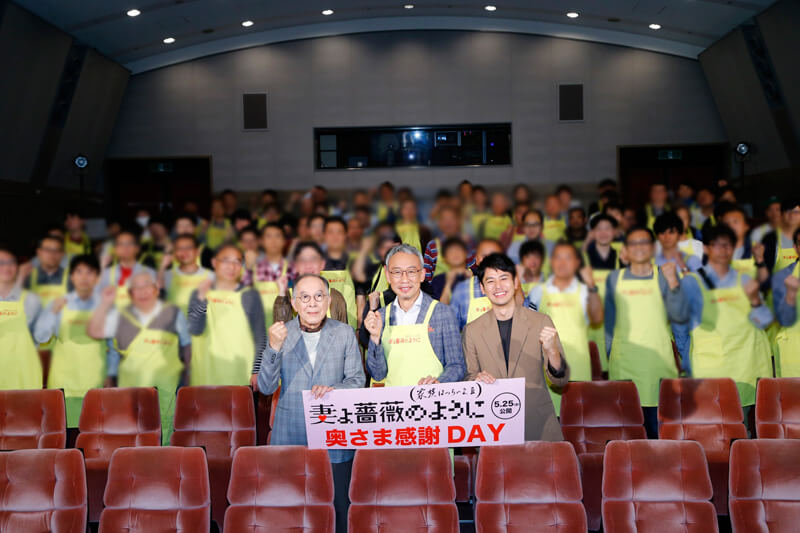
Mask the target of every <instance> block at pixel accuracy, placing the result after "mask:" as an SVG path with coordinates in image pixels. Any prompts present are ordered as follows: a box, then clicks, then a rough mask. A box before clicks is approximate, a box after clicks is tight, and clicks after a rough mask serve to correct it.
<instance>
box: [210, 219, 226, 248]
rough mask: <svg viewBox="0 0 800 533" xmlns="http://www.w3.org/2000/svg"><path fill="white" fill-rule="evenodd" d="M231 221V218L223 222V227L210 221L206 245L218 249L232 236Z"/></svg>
mask: <svg viewBox="0 0 800 533" xmlns="http://www.w3.org/2000/svg"><path fill="white" fill-rule="evenodd" d="M231 232H232V229H231V223H230V221H229V220H227V219H226V220H225V222H223V224H222V227H219V226H217V225H216V224H214V223H213V222H211V221H209V223H208V228H206V245H207V246H208V247H209V249H211V250H216V249H217V248H219V247H220V246H222V245H223V244H225V241H226V240H227V239H228V237H230V236H231Z"/></svg>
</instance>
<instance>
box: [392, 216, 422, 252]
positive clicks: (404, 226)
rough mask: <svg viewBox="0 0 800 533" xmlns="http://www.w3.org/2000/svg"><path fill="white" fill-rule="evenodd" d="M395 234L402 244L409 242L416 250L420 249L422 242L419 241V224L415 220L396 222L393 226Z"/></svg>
mask: <svg viewBox="0 0 800 533" xmlns="http://www.w3.org/2000/svg"><path fill="white" fill-rule="evenodd" d="M394 229H395V231H396V232H397V235H398V236H399V237H400V240H401V241H402V242H403V244H410V245H411V246H413V247H414V248H416V249H417V250H420V252H422V251H423V250H421V247H422V244H421V243H420V242H419V224H417V223H415V222H411V223H410V222H398V223H397V224H395V227H394Z"/></svg>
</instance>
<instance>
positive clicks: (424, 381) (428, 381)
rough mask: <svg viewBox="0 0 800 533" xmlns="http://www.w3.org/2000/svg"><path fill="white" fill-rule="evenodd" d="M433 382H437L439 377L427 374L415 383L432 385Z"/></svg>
mask: <svg viewBox="0 0 800 533" xmlns="http://www.w3.org/2000/svg"><path fill="white" fill-rule="evenodd" d="M434 383H439V378H435V377H433V376H428V377H425V378H422V379H421V380H419V383H417V385H433V384H434Z"/></svg>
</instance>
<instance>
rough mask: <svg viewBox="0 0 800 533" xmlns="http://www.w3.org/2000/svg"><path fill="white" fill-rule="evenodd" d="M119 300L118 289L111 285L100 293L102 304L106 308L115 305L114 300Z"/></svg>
mask: <svg viewBox="0 0 800 533" xmlns="http://www.w3.org/2000/svg"><path fill="white" fill-rule="evenodd" d="M116 298H117V288H116V287H114V286H111V285H109V286H108V287H106V288H104V289H103V290H102V291H101V292H100V304H101V305H103V306H104V307H106V308H109V307H111V306H112V305H114V300H115V299H116Z"/></svg>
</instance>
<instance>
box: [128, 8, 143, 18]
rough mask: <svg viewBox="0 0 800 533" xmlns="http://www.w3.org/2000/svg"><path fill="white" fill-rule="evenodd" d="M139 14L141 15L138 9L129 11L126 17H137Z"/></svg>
mask: <svg viewBox="0 0 800 533" xmlns="http://www.w3.org/2000/svg"><path fill="white" fill-rule="evenodd" d="M141 14H142V12H141V11H139V10H138V9H131V10H130V11H128V12H127V13H126V15H128V16H129V17H138V16H139V15H141Z"/></svg>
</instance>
